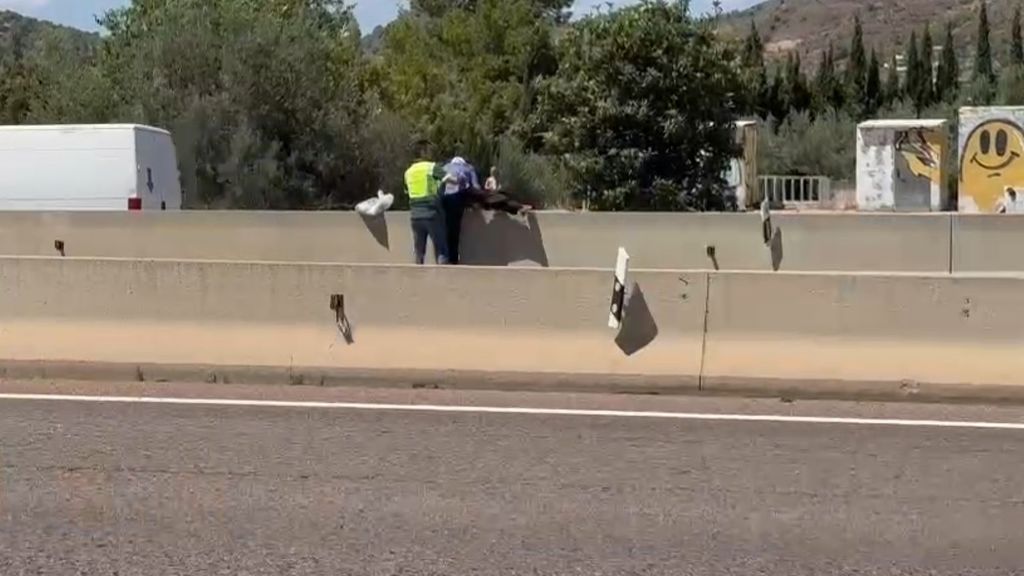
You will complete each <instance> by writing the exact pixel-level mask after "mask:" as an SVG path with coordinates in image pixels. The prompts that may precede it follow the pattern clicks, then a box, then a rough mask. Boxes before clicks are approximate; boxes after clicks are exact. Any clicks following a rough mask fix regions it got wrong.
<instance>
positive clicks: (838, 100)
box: [814, 42, 846, 112]
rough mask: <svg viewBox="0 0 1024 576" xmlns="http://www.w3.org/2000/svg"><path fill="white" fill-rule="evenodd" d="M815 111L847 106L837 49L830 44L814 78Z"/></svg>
mask: <svg viewBox="0 0 1024 576" xmlns="http://www.w3.org/2000/svg"><path fill="white" fill-rule="evenodd" d="M814 101H815V105H814V106H815V109H816V110H818V111H822V112H823V111H825V110H828V109H829V108H831V109H833V110H841V109H842V108H843V106H845V104H846V99H845V94H844V86H843V83H842V81H841V80H840V78H839V75H838V74H837V72H836V57H835V48H834V47H833V45H832V43H831V42H829V44H828V49H826V50H825V52H823V53H822V55H821V60H820V62H819V63H818V72H817V74H815V77H814Z"/></svg>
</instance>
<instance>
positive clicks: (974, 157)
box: [960, 120, 1024, 212]
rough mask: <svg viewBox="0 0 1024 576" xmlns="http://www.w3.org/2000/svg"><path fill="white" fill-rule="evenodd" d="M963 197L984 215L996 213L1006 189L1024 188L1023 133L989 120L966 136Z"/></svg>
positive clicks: (1011, 126)
mask: <svg viewBox="0 0 1024 576" xmlns="http://www.w3.org/2000/svg"><path fill="white" fill-rule="evenodd" d="M960 182H961V195H966V196H968V197H970V198H971V199H973V200H974V204H975V206H976V207H977V209H978V210H979V211H981V212H995V211H996V210H997V208H998V206H999V201H1000V199H1001V198H1002V197H1003V194H1004V192H1005V191H1006V188H1007V187H1011V188H1024V131H1022V130H1021V128H1020V127H1019V126H1017V125H1016V124H1015V123H1013V122H1010V121H1006V120H989V121H987V122H983V123H981V124H980V125H978V127H977V128H975V129H974V130H973V131H971V133H970V134H969V135H968V136H967V140H966V143H965V144H964V151H963V155H962V156H961V158H960Z"/></svg>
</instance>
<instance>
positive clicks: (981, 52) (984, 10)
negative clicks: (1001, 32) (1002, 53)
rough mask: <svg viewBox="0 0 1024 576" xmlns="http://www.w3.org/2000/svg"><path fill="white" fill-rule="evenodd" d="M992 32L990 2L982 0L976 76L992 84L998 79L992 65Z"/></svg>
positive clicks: (976, 55)
mask: <svg viewBox="0 0 1024 576" xmlns="http://www.w3.org/2000/svg"><path fill="white" fill-rule="evenodd" d="M990 34H991V32H990V30H989V24H988V2H986V0H982V1H981V9H980V10H979V12H978V45H977V50H976V52H975V54H974V78H975V80H976V81H978V80H980V81H984V82H988V83H989V84H992V83H994V82H995V80H996V73H995V68H994V67H993V65H992V45H991V43H990V41H989V36H990Z"/></svg>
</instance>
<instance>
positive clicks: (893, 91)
mask: <svg viewBox="0 0 1024 576" xmlns="http://www.w3.org/2000/svg"><path fill="white" fill-rule="evenodd" d="M896 66H897V64H896V53H895V52H893V54H892V58H890V59H889V70H888V71H887V72H886V75H885V89H884V92H883V94H884V96H883V104H885V105H886V106H891V105H892V104H893V103H894V102H896V101H897V100H899V99H900V98H901V97H902V95H901V94H900V73H899V70H897V68H896Z"/></svg>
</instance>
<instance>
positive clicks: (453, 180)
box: [434, 164, 459, 184]
mask: <svg viewBox="0 0 1024 576" xmlns="http://www.w3.org/2000/svg"><path fill="white" fill-rule="evenodd" d="M434 178H435V179H437V180H438V181H440V182H441V184H458V183H459V177H458V176H456V175H454V174H449V173H448V171H447V170H445V169H444V166H441V165H440V164H434Z"/></svg>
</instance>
